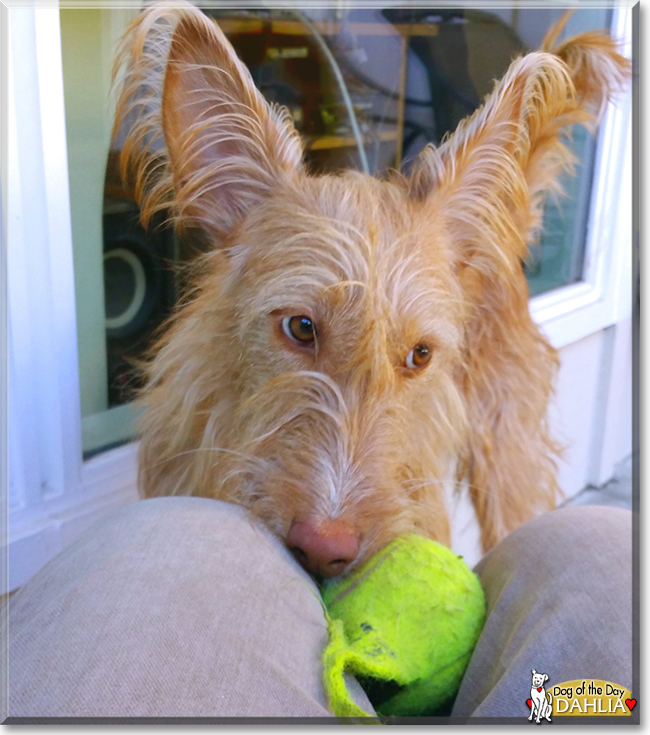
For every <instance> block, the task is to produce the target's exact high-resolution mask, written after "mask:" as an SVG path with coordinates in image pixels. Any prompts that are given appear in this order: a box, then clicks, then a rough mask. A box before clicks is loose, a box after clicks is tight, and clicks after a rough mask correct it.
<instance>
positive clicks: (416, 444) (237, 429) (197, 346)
mask: <svg viewBox="0 0 650 735" xmlns="http://www.w3.org/2000/svg"><path fill="white" fill-rule="evenodd" d="M560 30H561V28H560V27H559V26H558V27H557V28H555V29H554V30H553V31H552V32H551V33H550V34H549V35H548V36H547V39H546V41H545V44H544V47H543V50H542V51H540V52H536V53H531V54H528V55H527V56H524V57H522V58H519V59H517V60H515V61H514V62H513V63H512V65H511V67H510V69H509V70H508V72H507V74H506V75H505V77H504V78H503V79H502V80H501V81H500V82H498V83H497V84H496V86H495V88H494V91H493V93H492V94H491V95H490V96H489V97H488V98H487V100H486V101H485V103H484V105H483V107H482V108H480V109H479V110H478V111H477V112H476V113H475V114H474V115H473V116H472V117H471V118H469V119H468V120H466V121H464V122H463V123H462V124H461V125H460V126H459V128H458V129H457V131H456V132H455V133H454V134H453V135H452V136H451V137H450V138H448V139H447V140H446V141H445V142H443V144H442V145H441V146H440V147H439V148H434V147H433V146H429V147H427V148H426V149H425V151H424V152H423V153H422V154H421V156H420V157H419V159H418V160H417V161H416V163H415V165H414V167H413V171H412V173H411V174H410V175H409V176H403V175H399V174H394V175H393V176H392V177H391V178H389V179H388V180H385V181H380V180H378V179H374V178H371V177H369V176H365V175H362V174H359V173H356V172H352V171H348V172H344V173H341V174H340V175H336V176H334V175H326V176H318V177H316V176H310V175H308V174H307V172H306V171H305V169H304V167H303V165H302V163H301V156H302V150H301V143H300V139H299V136H298V134H297V133H296V131H295V130H294V129H293V126H292V124H291V121H290V119H289V117H288V115H287V113H286V112H285V111H283V110H280V109H276V108H274V107H272V106H269V105H268V104H267V103H266V102H265V101H264V100H263V98H262V97H261V95H260V94H259V93H258V91H257V90H256V89H255V87H254V85H253V83H252V80H251V78H250V75H249V74H248V72H247V70H246V69H245V67H244V66H243V64H242V63H241V62H240V61H239V60H238V59H237V57H236V55H235V53H234V51H233V50H232V48H231V46H230V44H229V43H228V41H227V40H226V38H225V37H224V35H223V34H222V32H221V31H220V30H219V28H218V27H217V25H216V24H215V23H213V22H212V21H211V20H210V19H208V18H206V17H205V16H204V15H203V14H202V13H200V12H199V11H198V10H195V9H193V8H191V7H189V6H188V7H187V8H183V9H171V8H165V7H162V8H157V9H153V10H149V11H147V12H145V13H144V14H142V15H141V16H140V17H139V18H138V19H137V20H136V21H135V22H134V24H133V25H132V27H131V29H130V30H129V32H128V34H127V36H126V38H125V45H124V47H123V57H122V62H126V65H127V68H128V70H127V74H126V81H125V84H124V87H123V92H122V94H121V97H120V100H119V103H118V111H117V120H116V129H118V128H119V126H120V125H121V124H122V123H123V121H124V120H126V121H127V123H128V126H129V130H130V132H129V135H128V138H127V140H126V143H125V145H124V148H123V153H122V164H123V171H124V175H125V176H128V177H131V178H132V181H133V183H134V185H135V189H136V191H137V198H138V200H139V202H140V205H141V210H142V215H143V220H144V221H145V222H146V221H148V220H149V219H150V218H151V216H152V215H153V214H154V213H155V212H156V211H158V210H160V209H165V210H169V211H171V212H172V214H173V218H174V220H175V224H176V226H177V227H179V228H180V229H183V228H186V227H199V228H201V229H202V230H203V231H204V232H206V233H207V234H208V236H209V237H210V239H211V241H212V242H213V244H214V248H213V250H212V251H211V252H210V253H209V254H208V255H206V256H205V257H204V258H203V259H202V263H201V265H202V269H201V277H200V279H199V280H198V284H197V286H196V289H195V291H194V293H193V298H192V299H191V300H189V303H188V304H187V305H185V306H184V308H183V309H181V310H180V311H179V312H178V314H176V316H175V317H174V318H173V320H172V322H171V324H170V326H169V328H168V329H167V331H166V332H165V334H164V335H163V336H162V338H161V339H160V341H159V343H158V344H157V346H156V350H155V352H156V355H155V358H154V359H152V361H151V362H150V364H149V365H148V368H147V370H148V387H147V388H146V390H145V392H144V394H143V396H142V401H143V403H144V405H145V406H146V407H147V410H146V412H145V414H144V418H143V420H142V425H141V436H142V440H141V448H140V473H139V479H140V484H141V488H142V491H143V493H144V494H145V495H146V496H152V495H166V494H175V493H193V494H197V495H204V496H209V497H215V498H219V499H224V500H229V501H232V502H235V503H239V504H242V505H244V506H247V507H249V508H250V509H251V510H252V511H253V512H254V513H256V514H258V515H259V516H260V517H261V518H262V519H263V520H264V521H265V522H266V523H267V524H268V526H269V527H270V528H271V529H272V531H274V532H275V533H276V534H277V535H278V536H279V537H280V538H285V537H286V534H287V531H288V529H289V527H290V525H291V523H292V521H293V520H295V519H296V518H305V517H312V518H313V517H316V518H320V519H323V520H324V519H328V518H343V519H345V520H346V521H348V522H349V523H350V524H351V525H352V526H353V527H354V528H355V529H356V531H357V533H358V534H359V535H360V537H361V552H360V555H359V558H360V559H361V558H364V557H366V556H367V555H368V554H370V553H372V552H374V551H376V550H378V549H379V548H381V547H382V546H383V545H384V544H386V543H387V542H388V541H389V540H391V539H392V538H393V537H394V536H395V535H397V534H399V533H402V532H406V531H416V532H419V533H422V534H425V535H428V536H430V537H432V538H435V539H437V540H439V541H441V542H443V543H449V524H448V520H447V515H446V510H445V505H444V502H443V492H442V483H443V481H444V479H445V478H447V477H449V473H450V468H451V469H452V472H455V475H456V481H457V482H458V483H459V484H460V481H461V480H463V479H467V480H468V483H469V488H470V492H471V497H472V500H473V503H474V506H475V509H476V512H477V517H478V519H479V522H480V525H481V530H482V543H483V547H484V548H485V549H487V548H489V547H491V546H492V545H493V544H495V543H496V542H497V541H498V540H499V539H500V538H501V537H502V536H503V535H504V534H506V533H507V532H508V531H510V530H512V529H513V528H515V527H516V526H518V525H519V524H520V523H522V522H524V521H525V520H526V519H527V518H529V517H530V516H531V515H534V514H536V513H538V512H540V511H542V510H545V509H549V508H552V507H554V505H555V502H556V497H557V493H558V487H557V484H556V479H555V462H554V456H555V454H556V452H557V447H556V445H555V444H554V442H553V441H552V440H551V438H550V437H549V435H548V430H547V425H546V410H547V405H548V401H549V397H550V395H551V391H552V380H553V375H554V371H555V368H556V365H557V357H556V353H555V351H554V349H553V348H552V347H551V346H550V345H549V344H548V342H547V341H546V339H545V338H544V337H543V336H542V335H541V333H540V331H539V330H538V328H537V327H536V325H535V324H534V323H533V321H532V320H531V317H530V315H529V311H528V305H527V302H528V290H527V286H526V280H525V277H524V274H523V271H522V266H521V263H522V261H523V260H524V259H525V258H526V256H527V250H528V246H529V244H530V243H531V242H532V240H533V238H534V236H535V233H536V231H538V229H539V226H540V219H541V207H542V202H543V199H544V197H545V196H546V195H547V193H548V192H549V191H552V190H554V189H556V188H557V183H556V182H557V177H558V174H559V173H560V172H561V171H562V170H563V169H564V168H566V167H567V166H568V165H570V163H571V160H570V154H569V153H568V151H567V149H566V148H565V146H564V145H563V143H562V138H561V134H562V133H563V132H565V131H566V126H567V125H569V124H571V123H575V122H579V123H583V124H588V123H589V122H590V121H591V120H593V113H598V112H599V111H602V109H603V108H604V105H605V104H606V102H607V100H608V99H609V98H610V97H611V96H612V95H613V94H614V93H615V92H616V91H617V90H618V89H619V88H620V87H621V86H622V85H623V84H624V82H625V80H626V78H627V76H628V75H629V62H628V61H627V60H626V59H624V58H623V57H621V56H620V55H618V53H617V52H616V50H615V44H614V43H613V41H612V40H611V39H610V38H609V37H608V36H607V35H606V34H601V33H586V34H583V35H581V36H577V37H575V38H573V39H571V40H570V41H568V42H565V43H562V44H561V45H559V46H556V47H554V44H555V38H556V37H557V35H558V33H559V31H560ZM294 315H307V316H309V317H310V318H311V319H313V321H314V322H315V324H316V328H317V334H316V343H315V346H314V347H313V349H308V348H305V347H301V346H298V345H296V344H292V343H291V341H290V340H288V339H287V337H286V336H285V335H284V334H283V332H282V329H281V327H280V323H281V321H282V319H283V317H285V316H294ZM417 344H427V345H429V346H430V347H431V348H432V349H433V356H432V359H431V361H430V362H429V364H428V365H426V366H425V367H423V368H421V369H419V370H414V369H409V368H407V367H406V365H405V358H406V356H407V355H408V353H409V351H410V350H411V349H412V348H413V347H414V346H415V345H417Z"/></svg>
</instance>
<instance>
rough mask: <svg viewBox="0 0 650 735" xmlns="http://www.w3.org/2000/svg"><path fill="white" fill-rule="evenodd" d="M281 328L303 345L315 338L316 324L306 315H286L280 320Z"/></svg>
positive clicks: (311, 342) (310, 342)
mask: <svg viewBox="0 0 650 735" xmlns="http://www.w3.org/2000/svg"><path fill="white" fill-rule="evenodd" d="M282 329H283V331H284V333H285V334H286V335H287V337H290V338H291V339H292V340H294V342H300V343H301V344H304V345H309V344H313V342H314V340H315V339H316V325H315V324H314V322H312V320H311V319H310V318H309V317H308V316H287V317H285V318H284V319H283V320H282Z"/></svg>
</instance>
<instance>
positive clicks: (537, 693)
mask: <svg viewBox="0 0 650 735" xmlns="http://www.w3.org/2000/svg"><path fill="white" fill-rule="evenodd" d="M532 671H533V684H532V686H531V688H530V699H529V700H528V706H529V707H530V717H529V718H528V721H529V722H530V721H532V719H533V717H534V718H535V722H536V723H537V724H538V725H539V724H540V722H541V718H542V717H545V718H546V719H547V721H548V722H550V721H551V713H552V711H553V706H552V705H551V693H550V692H549V693H548V699H546V690H545V689H544V682H545V681H548V674H538V673H537V672H536V671H535V669H533V670H532Z"/></svg>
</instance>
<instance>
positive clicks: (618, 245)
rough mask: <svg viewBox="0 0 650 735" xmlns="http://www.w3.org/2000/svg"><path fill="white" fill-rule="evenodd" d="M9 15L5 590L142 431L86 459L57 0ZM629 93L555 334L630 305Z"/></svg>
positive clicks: (113, 488) (554, 318)
mask: <svg viewBox="0 0 650 735" xmlns="http://www.w3.org/2000/svg"><path fill="white" fill-rule="evenodd" d="M631 16H632V11H631V6H629V7H619V8H617V9H615V10H614V20H613V30H614V33H615V34H616V35H617V36H618V37H619V38H624V39H626V42H627V44H628V48H627V49H626V52H627V53H628V55H629V53H630V51H631ZM0 21H1V31H2V37H1V38H0V42H1V45H2V47H3V48H4V49H5V52H4V53H5V54H7V56H6V57H5V59H4V61H7V59H8V60H9V63H8V64H6V63H5V64H3V68H4V69H5V71H6V74H5V77H4V81H3V86H4V90H3V91H4V92H6V93H7V94H8V105H6V107H5V109H4V117H3V119H2V126H3V131H4V133H3V136H2V150H1V151H0V153H1V154H2V156H1V157H2V161H3V162H4V163H3V170H2V210H1V212H2V213H5V214H6V216H5V217H3V218H2V222H3V237H4V245H5V247H3V254H5V257H6V262H5V263H3V264H2V265H4V266H6V267H5V268H3V273H6V276H7V279H8V289H5V293H7V291H8V298H7V303H6V306H7V317H8V318H7V321H6V323H5V322H4V321H3V327H4V334H3V337H4V340H3V344H5V345H6V347H7V352H6V357H7V361H8V362H7V364H8V371H7V375H8V402H7V403H6V404H5V405H7V411H6V415H5V419H6V420H7V422H8V423H7V426H6V429H7V434H6V436H7V440H8V445H7V453H6V457H7V460H8V461H7V462H3V467H6V468H7V470H6V472H4V473H3V488H2V489H3V496H2V511H3V512H2V519H3V523H2V539H1V541H2V548H3V549H5V550H6V556H5V559H6V560H8V563H5V565H3V569H2V575H1V576H0V594H2V593H4V592H6V591H8V590H12V589H15V588H16V587H18V586H20V585H22V584H23V583H24V582H25V581H27V579H29V577H31V576H32V574H33V573H34V572H35V571H36V570H37V569H38V568H40V567H41V566H42V565H43V564H44V563H46V562H47V561H48V560H49V559H50V558H51V557H52V556H53V555H54V554H56V553H57V552H58V551H59V550H60V549H62V548H64V547H65V546H66V545H67V544H68V543H69V542H70V541H71V540H73V539H74V538H75V537H76V536H77V535H78V534H79V533H80V532H81V531H83V530H84V529H85V528H86V527H87V526H88V525H90V524H91V523H92V522H93V521H94V520H95V519H98V518H100V517H101V516H102V515H103V514H104V513H106V512H107V510H109V509H111V508H113V507H117V506H120V505H122V504H124V503H127V502H130V501H133V500H135V499H136V498H137V493H136V488H135V484H136V452H137V445H136V444H135V443H131V444H128V445H126V446H123V447H120V448H118V449H113V450H110V451H106V452H104V453H102V454H100V455H98V456H95V457H93V458H92V459H89V460H87V461H83V460H82V449H81V415H80V401H79V371H78V363H77V331H76V317H75V303H74V293H75V289H74V273H73V260H72V252H73V251H72V234H71V224H70V202H69V188H68V169H67V153H66V131H65V110H64V96H63V72H62V64H61V35H60V22H59V9H58V7H52V6H48V7H38V8H34V7H32V8H29V7H26V6H25V5H24V4H22V5H19V4H18V3H17V2H13V3H8V4H4V5H3V4H0ZM18 62H19V63H18ZM16 90H20V94H16ZM630 107H631V105H630V103H629V99H627V98H624V99H621V100H620V101H619V104H618V106H617V107H614V106H611V107H610V109H609V110H608V112H607V114H606V117H605V119H604V121H603V125H602V126H601V133H600V136H599V141H598V149H597V151H598V152H597V163H596V172H595V179H594V180H595V182H596V184H595V187H594V189H593V201H592V207H591V212H592V215H591V219H590V225H589V237H588V242H587V249H586V270H585V280H584V281H583V282H581V283H579V284H575V285H571V286H567V287H566V288H561V289H558V290H556V291H552V292H550V293H548V294H543V295H540V296H538V297H536V298H534V299H532V301H531V312H532V313H533V315H534V317H535V319H536V320H537V321H538V323H540V324H541V326H542V327H543V329H544V330H545V331H546V332H547V333H548V335H549V337H550V339H551V341H552V342H553V343H554V344H555V346H556V347H562V346H564V345H566V344H569V343H572V342H575V341H577V340H579V339H581V338H582V337H585V336H587V335H588V334H591V333H593V332H596V331H598V330H601V329H603V328H605V327H607V326H609V325H610V324H613V323H616V322H617V321H620V320H621V319H624V318H626V317H627V316H629V313H630V309H631V242H632V214H631V206H632V204H631V202H632V177H631V145H632V143H631V133H630ZM7 116H8V118H7ZM32 212H34V213H37V214H36V215H32V214H31V213H32ZM38 215H40V216H38ZM609 243H612V246H611V247H608V244H609ZM614 243H615V246H614V245H613V244H614Z"/></svg>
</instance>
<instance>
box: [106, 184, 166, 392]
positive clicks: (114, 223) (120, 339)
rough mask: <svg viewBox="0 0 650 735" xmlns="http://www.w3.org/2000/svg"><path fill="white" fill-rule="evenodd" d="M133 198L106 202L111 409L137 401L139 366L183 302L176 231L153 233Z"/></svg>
mask: <svg viewBox="0 0 650 735" xmlns="http://www.w3.org/2000/svg"><path fill="white" fill-rule="evenodd" d="M139 215H140V212H139V209H138V206H137V204H136V203H135V202H133V201H131V200H129V199H110V198H105V199H104V214H103V227H104V305H105V315H106V316H105V318H106V321H105V329H106V354H107V363H108V365H107V367H108V396H109V405H110V406H115V405H119V404H121V403H126V402H128V401H130V400H132V399H133V396H134V393H135V390H136V389H137V388H138V387H139V385H140V380H139V376H138V370H137V368H136V363H137V361H138V359H139V358H142V357H143V355H144V353H145V352H146V350H147V348H148V347H149V345H150V344H151V340H152V338H153V336H154V335H155V332H156V330H157V328H158V327H159V326H160V325H161V324H162V323H163V322H164V321H165V319H166V318H167V317H168V316H169V314H170V312H171V310H172V308H173V306H174V304H175V302H176V299H177V296H178V294H177V283H176V277H175V274H174V262H175V259H176V258H175V255H176V253H175V241H174V236H173V232H172V230H171V228H169V227H165V226H163V224H162V223H161V222H160V221H158V222H152V224H151V226H150V227H149V229H148V230H147V231H145V230H144V228H143V227H142V225H141V224H140V221H139Z"/></svg>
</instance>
